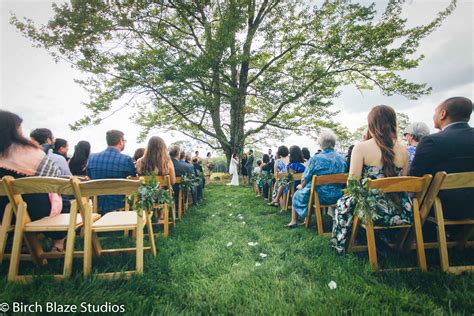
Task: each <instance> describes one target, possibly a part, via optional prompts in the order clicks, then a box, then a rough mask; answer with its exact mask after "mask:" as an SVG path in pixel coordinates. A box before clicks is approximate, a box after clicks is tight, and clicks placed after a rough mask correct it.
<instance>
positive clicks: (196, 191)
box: [184, 152, 202, 204]
mask: <svg viewBox="0 0 474 316" xmlns="http://www.w3.org/2000/svg"><path fill="white" fill-rule="evenodd" d="M184 162H186V164H187V165H188V168H189V171H190V172H191V174H193V175H194V176H195V177H196V178H195V179H194V185H193V189H192V194H193V204H196V203H197V202H199V201H200V200H201V197H202V183H201V181H200V180H199V179H198V178H197V177H198V176H199V174H198V171H197V170H196V168H195V167H194V165H193V163H192V157H191V153H189V152H188V153H186V155H185V157H184Z"/></svg>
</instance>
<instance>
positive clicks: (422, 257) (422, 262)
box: [413, 200, 444, 272]
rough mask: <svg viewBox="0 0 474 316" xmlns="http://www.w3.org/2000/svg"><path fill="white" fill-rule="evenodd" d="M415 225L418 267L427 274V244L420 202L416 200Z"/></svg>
mask: <svg viewBox="0 0 474 316" xmlns="http://www.w3.org/2000/svg"><path fill="white" fill-rule="evenodd" d="M413 224H414V225H415V236H416V254H417V256H418V266H419V267H420V269H421V271H423V272H426V271H427V270H428V266H427V264H426V254H425V244H424V242H423V232H422V231H421V217H420V209H419V206H418V200H414V204H413ZM443 227H444V226H443Z"/></svg>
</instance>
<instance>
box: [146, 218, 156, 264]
mask: <svg viewBox="0 0 474 316" xmlns="http://www.w3.org/2000/svg"><path fill="white" fill-rule="evenodd" d="M152 215H153V214H151V213H150V214H148V215H147V218H146V227H147V230H148V239H150V247H151V251H152V253H153V257H156V244H155V235H154V234H153V223H152V222H151V217H152Z"/></svg>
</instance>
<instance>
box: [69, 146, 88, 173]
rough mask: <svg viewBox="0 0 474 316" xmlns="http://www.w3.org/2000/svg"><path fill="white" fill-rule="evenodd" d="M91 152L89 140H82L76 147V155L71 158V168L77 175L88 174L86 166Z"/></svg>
mask: <svg viewBox="0 0 474 316" xmlns="http://www.w3.org/2000/svg"><path fill="white" fill-rule="evenodd" d="M90 153H91V144H90V143H89V142H88V141H85V140H81V141H80V142H78V143H77V145H76V146H75V147H74V155H72V157H71V159H70V160H69V168H70V169H71V173H72V174H73V175H75V176H85V175H87V172H86V166H87V159H89V155H90Z"/></svg>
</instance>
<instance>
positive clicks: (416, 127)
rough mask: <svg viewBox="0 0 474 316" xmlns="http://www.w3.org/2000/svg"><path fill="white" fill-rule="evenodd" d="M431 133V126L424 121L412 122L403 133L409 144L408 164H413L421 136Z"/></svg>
mask: <svg viewBox="0 0 474 316" xmlns="http://www.w3.org/2000/svg"><path fill="white" fill-rule="evenodd" d="M429 134H430V128H429V127H428V125H426V124H425V123H423V122H415V123H411V124H410V125H408V126H407V127H406V128H405V131H404V133H403V135H404V136H405V139H406V140H407V143H408V146H407V150H408V165H411V162H412V161H413V157H415V152H416V146H417V145H418V143H419V142H420V140H421V138H422V137H424V136H427V135H429Z"/></svg>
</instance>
